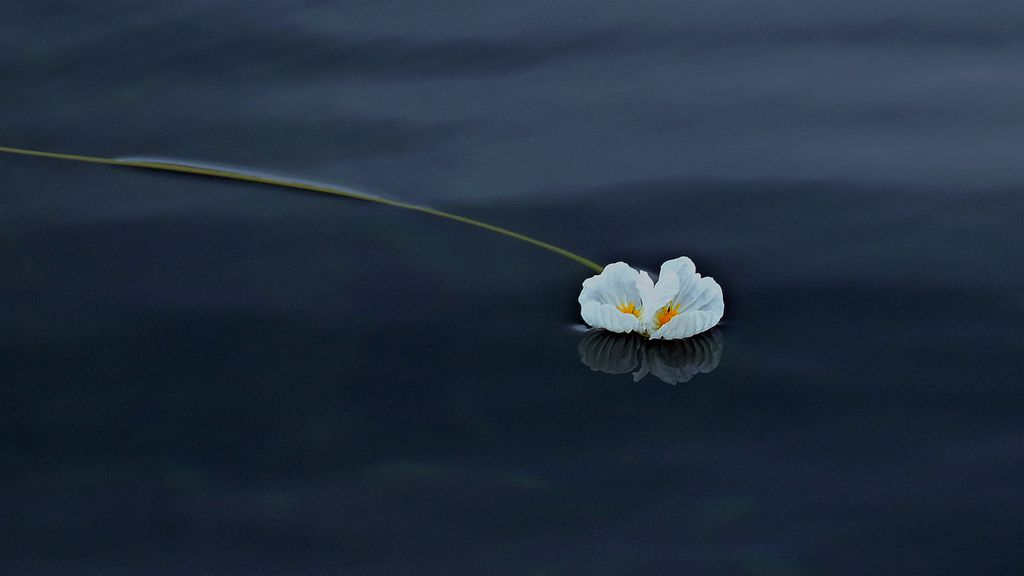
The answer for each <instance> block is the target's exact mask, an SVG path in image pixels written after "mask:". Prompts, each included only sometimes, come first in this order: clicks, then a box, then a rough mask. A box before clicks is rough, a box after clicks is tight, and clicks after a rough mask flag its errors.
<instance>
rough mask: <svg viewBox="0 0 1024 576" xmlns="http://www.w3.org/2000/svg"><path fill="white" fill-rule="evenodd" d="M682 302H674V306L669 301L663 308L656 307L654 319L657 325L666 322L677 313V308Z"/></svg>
mask: <svg viewBox="0 0 1024 576" xmlns="http://www.w3.org/2000/svg"><path fill="white" fill-rule="evenodd" d="M681 306H682V304H676V305H675V306H673V305H672V303H671V302H669V303H668V304H667V305H666V306H665V307H664V308H660V309H658V311H657V312H656V313H655V314H654V319H655V320H656V321H657V322H658V327H661V326H664V325H665V324H668V321H669V320H671V319H673V318H675V317H676V316H678V315H679V308H680V307H681Z"/></svg>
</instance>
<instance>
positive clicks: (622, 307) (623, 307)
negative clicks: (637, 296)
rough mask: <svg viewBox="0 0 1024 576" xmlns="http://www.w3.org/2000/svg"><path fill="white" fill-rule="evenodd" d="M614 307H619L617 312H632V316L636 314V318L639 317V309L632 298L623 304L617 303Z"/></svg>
mask: <svg viewBox="0 0 1024 576" xmlns="http://www.w3.org/2000/svg"><path fill="white" fill-rule="evenodd" d="M616 308H618V309H619V312H624V313H626V314H632V315H633V316H636V317H637V318H639V317H640V309H639V308H637V307H636V304H634V303H633V301H632V300H631V301H629V302H626V303H625V304H619V305H618V306H616Z"/></svg>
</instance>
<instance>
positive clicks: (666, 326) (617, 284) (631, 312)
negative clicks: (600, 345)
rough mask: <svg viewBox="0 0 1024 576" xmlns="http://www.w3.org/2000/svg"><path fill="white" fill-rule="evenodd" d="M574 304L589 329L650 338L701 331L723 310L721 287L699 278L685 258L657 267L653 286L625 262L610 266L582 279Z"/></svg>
mask: <svg viewBox="0 0 1024 576" xmlns="http://www.w3.org/2000/svg"><path fill="white" fill-rule="evenodd" d="M579 301H580V314H581V315H582V316H583V320H584V322H586V323H587V324H589V325H590V326H593V327H595V328H604V329H605V330H608V331H610V332H619V333H629V332H635V333H637V334H641V335H643V336H646V337H648V338H651V339H655V340H656V339H665V340H677V339H680V338H689V337H690V336H693V335H694V334H699V333H701V332H704V331H705V330H708V329H709V328H711V327H712V326H714V325H716V324H718V322H719V320H721V319H722V314H723V312H724V311H725V301H724V300H723V298H722V287H721V286H719V285H718V282H715V279H714V278H711V277H710V276H707V277H702V276H701V275H700V274H698V273H697V268H696V267H695V266H694V265H693V261H692V260H690V259H689V258H687V257H685V256H683V257H681V258H676V259H674V260H669V261H668V262H665V263H664V264H662V265H661V273H660V274H658V281H657V283H655V282H654V281H653V280H652V279H651V277H650V275H649V274H647V272H642V271H637V270H635V269H633V268H632V267H630V266H629V265H628V264H626V263H625V262H616V263H614V264H609V265H608V266H605V268H604V271H602V272H601V273H600V274H598V275H597V276H593V277H591V278H587V279H586V280H584V281H583V291H582V292H580V298H579Z"/></svg>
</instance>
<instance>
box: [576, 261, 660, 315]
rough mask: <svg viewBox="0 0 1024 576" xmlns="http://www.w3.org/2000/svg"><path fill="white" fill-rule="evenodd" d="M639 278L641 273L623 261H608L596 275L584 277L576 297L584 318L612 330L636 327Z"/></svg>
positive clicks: (638, 309) (639, 302)
mask: <svg viewBox="0 0 1024 576" xmlns="http://www.w3.org/2000/svg"><path fill="white" fill-rule="evenodd" d="M644 276H646V275H644ZM647 280H648V282H649V281H650V278H647ZM640 281H641V274H640V273H639V272H637V271H636V270H634V269H633V268H631V267H630V266H629V265H627V264H626V263H625V262H615V263H614V264H609V265H608V266H605V268H604V271H602V272H601V273H600V274H598V275H597V276H593V277H591V278H587V279H586V280H584V281H583V291H582V292H580V297H579V302H580V315H581V316H583V321H584V322H586V323H587V324H589V325H591V326H594V327H596V328H604V329H606V330H610V331H612V332H633V331H636V330H638V329H639V327H640V320H639V318H638V315H639V311H640V307H641V306H642V304H641V299H640V291H639V289H638V288H637V285H638V284H639V283H640Z"/></svg>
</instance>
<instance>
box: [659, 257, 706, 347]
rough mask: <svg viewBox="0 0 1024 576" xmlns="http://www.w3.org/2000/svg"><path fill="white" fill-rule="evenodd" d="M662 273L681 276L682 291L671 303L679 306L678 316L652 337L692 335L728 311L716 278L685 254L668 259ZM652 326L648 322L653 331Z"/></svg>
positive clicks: (663, 265) (680, 286) (703, 329)
mask: <svg viewBox="0 0 1024 576" xmlns="http://www.w3.org/2000/svg"><path fill="white" fill-rule="evenodd" d="M661 270H662V274H670V273H674V274H677V275H678V276H679V280H678V282H679V290H678V292H677V293H676V294H675V295H674V297H673V298H672V303H673V304H674V305H675V304H678V305H679V307H680V312H679V315H677V316H676V317H674V318H672V319H671V320H669V321H668V322H666V323H665V324H664V325H663V326H661V327H660V328H658V329H657V330H654V331H653V332H652V333H651V338H653V339H659V338H661V339H666V340H673V339H678V338H689V337H690V336H693V335H694V334H699V333H701V332H704V331H705V330H707V329H709V328H711V327H712V326H714V325H716V324H718V322H719V321H721V319H722V314H723V313H724V312H725V300H724V298H723V296H722V287H721V286H719V285H718V282H715V279H714V278H711V277H710V276H709V277H706V278H702V277H701V275H700V274H698V273H697V270H696V268H695V267H694V265H693V261H692V260H690V259H689V258H686V257H685V256H684V257H682V258H676V259H674V260H669V261H668V262H665V263H664V264H662V266H661ZM652 328H653V326H651V325H648V326H647V329H648V330H651V329H652Z"/></svg>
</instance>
